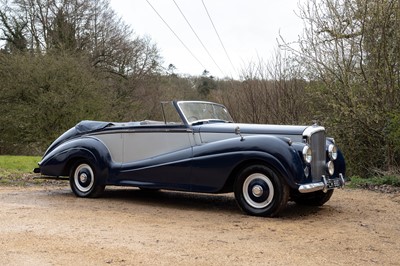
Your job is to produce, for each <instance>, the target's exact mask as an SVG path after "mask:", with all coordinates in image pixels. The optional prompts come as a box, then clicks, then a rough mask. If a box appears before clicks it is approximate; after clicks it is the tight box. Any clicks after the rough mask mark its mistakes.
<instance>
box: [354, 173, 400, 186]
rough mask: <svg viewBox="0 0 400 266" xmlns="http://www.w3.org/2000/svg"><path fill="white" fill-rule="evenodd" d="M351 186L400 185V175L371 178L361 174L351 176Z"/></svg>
mask: <svg viewBox="0 0 400 266" xmlns="http://www.w3.org/2000/svg"><path fill="white" fill-rule="evenodd" d="M350 180H351V181H350V184H349V187H351V188H360V187H362V188H366V187H371V186H384V185H389V186H393V187H400V176H398V175H383V176H375V177H369V178H362V177H360V176H352V177H351V178H350Z"/></svg>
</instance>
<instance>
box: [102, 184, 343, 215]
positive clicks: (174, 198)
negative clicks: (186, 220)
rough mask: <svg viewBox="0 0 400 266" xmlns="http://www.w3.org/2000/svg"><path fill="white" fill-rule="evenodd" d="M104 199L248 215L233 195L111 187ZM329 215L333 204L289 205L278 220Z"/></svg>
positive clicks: (105, 193) (333, 210)
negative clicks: (240, 207)
mask: <svg viewBox="0 0 400 266" xmlns="http://www.w3.org/2000/svg"><path fill="white" fill-rule="evenodd" d="M101 199H105V200H107V201H109V200H112V201H119V202H120V201H123V202H127V201H129V202H132V203H135V204H140V205H145V206H149V207H162V208H168V209H183V210H195V211H204V212H216V213H227V214H243V215H245V213H244V212H242V211H241V210H240V209H239V207H238V205H237V204H236V201H235V198H234V195H233V193H227V194H204V193H191V192H179V191H168V190H140V189H137V188H107V189H106V191H105V192H104V194H103V195H102V197H101ZM327 212H329V213H332V212H335V209H334V208H333V207H331V206H330V205H329V202H328V203H327V204H326V205H324V206H321V207H319V206H304V205H298V204H296V203H294V202H289V203H288V205H287V207H286V208H285V209H284V210H283V211H282V212H281V213H280V215H279V216H278V217H279V218H283V219H293V220H296V219H302V218H304V217H312V216H319V215H324V213H327ZM338 212H339V211H338Z"/></svg>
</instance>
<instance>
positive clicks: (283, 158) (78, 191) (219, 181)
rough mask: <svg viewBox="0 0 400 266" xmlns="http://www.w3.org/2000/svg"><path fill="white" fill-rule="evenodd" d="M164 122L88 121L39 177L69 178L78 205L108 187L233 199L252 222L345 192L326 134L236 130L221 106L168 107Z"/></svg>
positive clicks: (60, 143) (341, 166)
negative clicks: (291, 205) (294, 204)
mask: <svg viewBox="0 0 400 266" xmlns="http://www.w3.org/2000/svg"><path fill="white" fill-rule="evenodd" d="M161 107H162V108H161V110H162V114H163V120H164V121H150V120H145V121H139V122H127V123H112V122H97V121H82V122H80V123H79V124H77V125H76V126H75V127H73V128H71V129H69V130H68V131H66V132H65V133H64V134H63V135H61V136H60V137H59V138H58V139H56V140H55V141H54V142H53V143H52V144H51V145H50V147H49V148H48V149H47V151H46V152H45V154H44V156H43V159H42V160H41V162H39V167H38V168H35V170H34V172H35V173H41V176H42V177H43V178H55V177H59V178H63V177H64V179H66V178H65V177H69V182H70V186H71V189H72V191H73V192H74V193H75V195H76V196H78V197H97V196H100V195H101V193H102V192H103V191H104V189H105V186H107V185H115V186H133V187H139V188H141V189H148V190H152V189H154V190H157V189H168V190H180V191H191V192H205V193H227V192H234V195H235V198H236V201H237V203H238V205H239V207H240V208H241V209H242V210H243V211H244V212H246V213H248V214H250V215H257V216H269V217H272V216H275V215H277V214H278V213H279V212H280V211H281V210H282V209H283V208H284V207H285V206H286V204H287V202H288V200H293V201H295V202H297V203H300V204H308V205H322V204H324V203H325V202H327V201H328V200H329V199H330V197H331V196H332V193H333V191H334V189H335V188H339V187H343V186H344V184H345V161H344V158H343V155H342V153H341V152H340V150H338V148H337V147H336V145H335V141H334V140H333V139H332V138H327V137H326V136H325V129H324V127H321V126H318V125H311V126H282V125H258V124H239V123H234V122H233V120H232V118H231V116H230V115H229V113H228V111H227V109H226V108H225V107H224V106H223V105H220V104H216V103H212V102H203V101H173V102H163V103H162V104H161Z"/></svg>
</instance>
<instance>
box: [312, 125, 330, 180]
mask: <svg viewBox="0 0 400 266" xmlns="http://www.w3.org/2000/svg"><path fill="white" fill-rule="evenodd" d="M309 144H310V146H311V149H312V156H313V159H312V162H311V176H312V180H313V182H319V181H321V176H322V175H325V156H326V154H325V153H326V151H325V131H318V132H315V133H314V134H312V135H311V138H310V140H309Z"/></svg>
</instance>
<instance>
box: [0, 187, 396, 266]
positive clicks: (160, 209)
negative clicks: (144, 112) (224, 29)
mask: <svg viewBox="0 0 400 266" xmlns="http://www.w3.org/2000/svg"><path fill="white" fill-rule="evenodd" d="M0 205H1V208H0V221H1V228H0V261H1V263H2V264H3V265H73V264H74V265H228V264H229V265H321V264H327V265H400V194H399V193H396V194H383V193H377V192H371V191H365V190H351V189H345V190H337V191H335V193H334V195H333V197H332V199H331V200H330V201H329V202H328V203H327V204H326V205H325V206H323V207H317V208H315V207H302V206H298V205H296V204H289V206H288V208H287V209H286V210H285V211H284V212H283V213H282V215H281V217H280V218H257V217H251V216H247V215H244V214H243V213H241V212H240V211H239V209H238V207H237V206H236V203H235V201H234V198H233V195H231V194H226V195H217V196H216V195H201V194H190V193H177V192H167V191H160V192H152V193H151V192H150V193H149V192H147V193H145V192H143V191H140V190H136V189H115V188H112V189H108V190H107V191H106V194H105V195H104V197H103V198H100V199H81V198H76V197H75V196H74V195H73V194H72V192H71V191H70V189H69V187H67V186H44V187H43V186H40V187H39V186H36V187H31V188H21V187H0Z"/></svg>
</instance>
